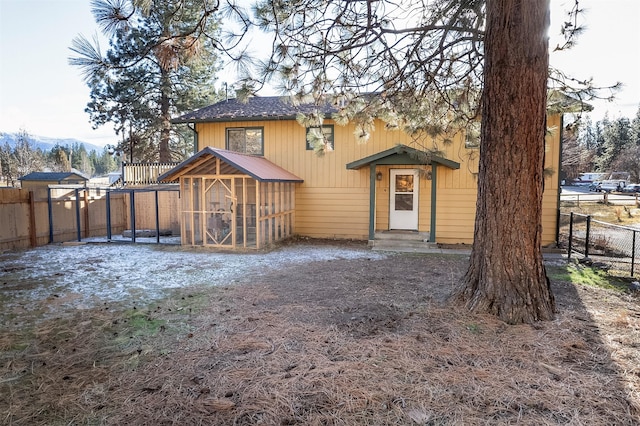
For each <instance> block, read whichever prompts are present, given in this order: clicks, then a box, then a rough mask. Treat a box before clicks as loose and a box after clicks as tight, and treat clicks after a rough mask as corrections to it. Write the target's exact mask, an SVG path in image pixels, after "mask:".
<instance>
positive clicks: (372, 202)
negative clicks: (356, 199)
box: [369, 163, 376, 245]
mask: <svg viewBox="0 0 640 426" xmlns="http://www.w3.org/2000/svg"><path fill="white" fill-rule="evenodd" d="M375 237H376V163H371V164H369V245H373V240H375Z"/></svg>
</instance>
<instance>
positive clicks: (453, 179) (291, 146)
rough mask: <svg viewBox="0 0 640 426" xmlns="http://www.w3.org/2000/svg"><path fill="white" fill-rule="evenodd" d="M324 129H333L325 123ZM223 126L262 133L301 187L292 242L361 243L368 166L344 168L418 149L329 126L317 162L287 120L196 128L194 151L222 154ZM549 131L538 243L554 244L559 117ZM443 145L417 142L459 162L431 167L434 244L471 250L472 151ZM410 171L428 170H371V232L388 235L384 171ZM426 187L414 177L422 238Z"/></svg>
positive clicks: (272, 155) (459, 140) (270, 155)
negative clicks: (325, 148)
mask: <svg viewBox="0 0 640 426" xmlns="http://www.w3.org/2000/svg"><path fill="white" fill-rule="evenodd" d="M326 124H333V123H332V122H331V121H330V120H328V121H326ZM229 127H263V128H264V133H263V134H264V156H265V158H267V159H268V160H270V161H272V162H274V163H275V164H278V165H279V166H281V167H283V168H285V169H286V170H288V171H290V172H292V173H294V174H295V175H297V176H299V177H300V178H302V179H303V180H304V183H302V184H298V186H297V188H296V199H295V204H296V212H295V225H294V226H295V228H294V232H295V233H296V234H299V235H305V236H310V237H326V238H356V239H366V238H368V228H369V204H370V203H369V182H370V178H369V167H364V168H362V169H360V170H347V168H346V165H347V164H348V163H350V162H353V161H356V160H360V159H362V158H365V157H367V156H370V155H374V154H377V153H379V152H381V151H384V150H386V149H389V148H393V147H394V146H396V145H398V144H405V145H409V146H413V147H415V148H418V149H420V146H419V145H418V144H415V143H413V142H412V140H411V139H410V138H409V137H408V136H407V135H405V134H404V133H402V132H399V131H386V130H385V129H384V124H383V123H382V122H380V121H377V122H376V131H374V132H373V133H372V135H371V138H370V140H369V141H368V142H367V143H358V142H357V141H356V140H355V137H354V130H355V127H354V126H353V125H348V126H344V127H343V126H338V125H335V126H334V145H335V150H334V151H332V152H327V153H326V154H325V155H324V156H317V155H316V154H314V152H313V151H307V150H306V148H305V145H306V144H305V137H306V133H305V129H304V128H303V127H302V126H300V125H299V124H298V123H297V122H296V121H294V120H282V121H260V122H250V121H247V122H233V123H202V124H198V125H197V126H196V130H197V132H198V140H199V144H200V146H199V147H198V148H199V149H202V148H204V147H205V146H211V147H216V148H225V129H226V128H229ZM549 127H551V128H555V130H556V131H555V132H553V133H552V134H550V136H548V137H547V139H548V141H550V143H548V144H547V151H546V164H547V168H553V169H554V170H553V172H554V173H553V174H552V176H550V177H547V178H546V181H545V185H546V186H545V187H546V193H545V197H544V215H545V217H544V220H543V232H544V234H543V241H544V244H549V243H551V242H553V241H554V240H555V222H556V211H557V190H558V184H557V172H558V171H557V167H558V156H559V143H558V140H559V128H560V118H559V116H556V117H551V118H550V119H549ZM449 139H450V140H451V141H450V142H448V143H445V141H444V139H442V138H440V139H432V140H431V139H430V140H429V141H427V142H424V141H423V144H424V146H426V147H428V148H433V147H435V148H437V149H438V150H440V151H441V152H442V156H443V157H445V158H447V159H449V160H452V161H455V162H458V163H460V169H457V170H451V169H448V168H446V167H444V166H438V167H437V180H436V182H437V193H436V196H437V200H436V205H437V207H436V221H437V222H436V241H438V242H443V243H471V242H472V239H473V226H474V218H475V205H476V194H477V182H476V179H477V172H478V150H477V149H467V148H465V147H464V138H463V135H462V134H457V135H453V136H450V137H449ZM392 168H418V169H422V170H425V171H430V170H431V166H420V167H412V166H397V167H396V166H378V168H377V171H380V172H382V176H383V178H382V180H381V181H376V189H375V198H376V208H375V229H376V230H385V229H388V223H389V170H390V169H392ZM431 185H432V181H431V180H428V179H427V178H426V174H421V178H420V196H419V197H420V198H419V202H420V205H419V230H420V231H427V232H428V231H430V229H429V227H430V222H431Z"/></svg>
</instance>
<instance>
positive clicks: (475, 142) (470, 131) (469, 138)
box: [464, 120, 481, 149]
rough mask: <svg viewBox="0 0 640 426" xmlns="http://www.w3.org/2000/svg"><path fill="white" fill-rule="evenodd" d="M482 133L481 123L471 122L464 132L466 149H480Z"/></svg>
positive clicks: (477, 121)
mask: <svg viewBox="0 0 640 426" xmlns="http://www.w3.org/2000/svg"><path fill="white" fill-rule="evenodd" d="M480 132H481V122H480V121H479V120H476V121H471V122H469V123H468V124H467V128H466V129H465V132H464V147H465V148H467V149H479V148H480V137H481V134H480Z"/></svg>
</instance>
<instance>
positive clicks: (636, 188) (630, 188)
mask: <svg viewBox="0 0 640 426" xmlns="http://www.w3.org/2000/svg"><path fill="white" fill-rule="evenodd" d="M622 192H631V193H637V192H640V183H632V184H630V185H627V186H626V187H625V188H624V189H623V190H622Z"/></svg>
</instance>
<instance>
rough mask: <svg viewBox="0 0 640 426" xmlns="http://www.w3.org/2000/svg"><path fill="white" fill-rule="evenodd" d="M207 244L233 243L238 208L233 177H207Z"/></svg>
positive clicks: (205, 188)
mask: <svg viewBox="0 0 640 426" xmlns="http://www.w3.org/2000/svg"><path fill="white" fill-rule="evenodd" d="M203 189H204V200H205V205H204V207H205V208H206V211H205V218H206V219H205V222H204V226H205V232H204V235H205V245H216V246H220V245H233V232H234V229H235V217H234V214H233V211H234V209H235V208H236V203H235V198H234V196H233V191H232V182H231V179H205V185H204V188H203Z"/></svg>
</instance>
